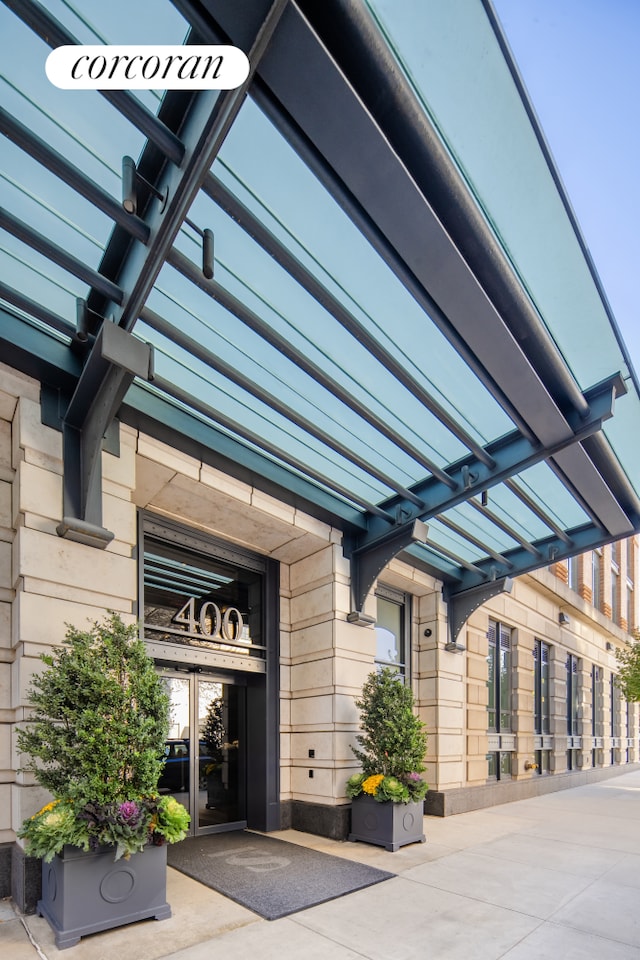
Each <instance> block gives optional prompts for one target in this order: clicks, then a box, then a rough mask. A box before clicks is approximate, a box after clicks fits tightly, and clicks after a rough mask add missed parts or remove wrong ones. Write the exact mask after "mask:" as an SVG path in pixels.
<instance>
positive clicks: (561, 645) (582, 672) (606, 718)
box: [452, 550, 640, 786]
mask: <svg viewBox="0 0 640 960" xmlns="http://www.w3.org/2000/svg"><path fill="white" fill-rule="evenodd" d="M620 557H621V563H622V560H623V558H624V557H625V551H624V550H623V551H621V553H620ZM608 559H609V558H608ZM558 566H559V565H557V564H556V565H555V567H554V568H553V571H549V570H540V571H537V572H536V573H535V574H531V575H529V576H526V577H521V578H519V579H517V580H516V581H515V583H514V588H513V591H512V593H511V594H505V595H502V596H500V597H497V598H495V599H494V600H492V601H488V602H487V603H485V604H484V605H483V606H482V607H480V608H479V609H478V610H477V611H476V612H475V613H474V614H473V615H472V617H470V619H469V621H468V623H467V624H466V628H465V630H464V631H463V634H464V637H463V643H464V645H465V646H466V651H465V653H464V654H462V658H461V659H464V661H465V668H464V670H465V681H466V691H467V702H466V745H467V756H466V784H465V782H463V783H461V784H460V785H467V786H473V785H480V784H482V783H485V782H486V778H487V765H486V751H487V740H486V736H483V731H484V732H485V733H486V725H487V717H486V681H487V670H486V657H487V653H488V644H487V639H486V631H487V627H488V621H489V618H490V617H492V618H495V619H497V620H501V621H502V622H503V623H505V624H506V625H508V626H510V627H512V628H513V647H512V668H513V672H512V704H511V707H512V730H513V732H514V733H515V735H516V739H515V755H514V763H513V765H512V779H515V780H519V779H528V778H531V777H533V776H536V773H535V772H534V771H532V770H527V769H526V768H525V764H526V763H527V761H528V760H529V761H531V760H533V759H534V756H533V754H534V747H535V736H534V716H533V710H534V696H533V694H534V691H533V687H534V659H533V648H534V643H535V640H536V639H541V640H543V641H545V642H546V643H547V644H548V645H549V702H550V726H551V736H552V738H553V741H552V750H551V757H550V766H551V770H552V771H553V772H555V773H564V772H566V771H567V769H568V758H567V666H566V664H567V656H568V655H569V654H572V655H574V656H575V657H576V661H577V674H576V677H575V679H576V683H577V699H578V735H579V736H580V737H581V741H580V748H575V751H574V754H573V755H572V760H573V763H574V768H576V769H589V768H590V767H591V766H592V765H593V759H594V758H593V752H592V751H593V750H594V749H596V747H595V742H594V739H593V733H592V729H593V728H592V716H593V710H594V709H595V710H596V721H597V724H596V727H597V733H596V736H598V737H602V741H603V747H602V748H601V749H600V748H597V749H596V757H595V764H596V766H599V767H607V766H611V765H612V764H614V765H615V764H619V763H625V762H633V761H635V760H637V759H638V756H639V755H640V754H639V751H638V738H639V735H640V732H639V730H638V706H637V705H636V704H633V705H631V707H630V708H629V712H628V713H627V704H626V703H624V701H622V698H621V697H620V696H619V695H618V696H617V697H616V696H614V703H613V707H612V698H611V676H612V675H615V673H616V669H617V662H616V658H615V649H616V647H621V646H623V645H624V644H625V643H626V642H628V640H629V637H628V635H627V634H626V632H625V631H624V629H623V628H621V627H620V626H618V625H616V624H614V623H612V622H611V620H610V619H608V618H607V616H606V613H604V612H603V611H597V610H594V608H593V607H592V605H591V603H590V600H588V599H585V597H584V596H582V594H581V593H580V591H575V590H572V589H571V588H570V587H569V586H568V584H567V583H566V582H565V581H566V566H565V565H560V566H564V574H565V575H564V576H563V575H562V574H563V571H562V570H561V571H558V569H556V568H557V567H558ZM607 566H610V562H608V564H607ZM627 571H628V567H627V566H626V564H625V575H626V574H627ZM609 583H610V579H609ZM560 612H563V613H564V614H566V615H567V617H568V623H560V619H559V615H560ZM594 667H596V668H597V670H598V674H599V677H600V679H599V681H598V692H597V696H598V701H599V702H597V703H596V704H595V705H594V704H593V692H592V686H593V679H592V670H593V668H594ZM612 710H613V716H614V723H615V730H616V738H614V737H612V734H611V716H612ZM452 785H453V784H452Z"/></svg>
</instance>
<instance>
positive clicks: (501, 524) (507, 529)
mask: <svg viewBox="0 0 640 960" xmlns="http://www.w3.org/2000/svg"><path fill="white" fill-rule="evenodd" d="M468 503H469V506H470V507H473V508H474V510H477V511H478V513H481V514H482V516H483V517H486V518H487V520H490V521H491V523H493V524H495V525H496V527H498V528H499V529H500V530H502V531H503V532H504V533H506V534H507V536H508V537H511V539H512V540H515V542H516V543H519V544H520V546H521V547H522V549H523V550H526V551H527V553H530V554H531V556H532V557H540V553H539V551H538V550H536V548H535V547H534V546H533V545H532V544H531V543H529V541H528V540H527V538H526V537H523V536H522V535H521V534H520V533H518V531H517V530H515V529H514V528H513V527H512V526H511V524H509V523H506V522H505V521H504V520H503V519H502V517H499V516H498V515H497V513H496V512H495V511H494V510H489V508H488V507H484V506H483V505H482V503H481V502H480V501H478V500H476V499H475V497H471V498H470V499H469V501H468ZM562 539H563V540H564V541H565V542H566V538H565V537H563V538H562Z"/></svg>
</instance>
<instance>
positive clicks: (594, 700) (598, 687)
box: [591, 663, 603, 767]
mask: <svg viewBox="0 0 640 960" xmlns="http://www.w3.org/2000/svg"><path fill="white" fill-rule="evenodd" d="M602 736H603V732H602V667H597V666H596V665H595V663H594V664H593V666H592V667H591V737H592V741H593V747H592V749H591V766H592V767H597V766H598V760H599V754H598V749H599V747H598V741H600V740H601V739H602Z"/></svg>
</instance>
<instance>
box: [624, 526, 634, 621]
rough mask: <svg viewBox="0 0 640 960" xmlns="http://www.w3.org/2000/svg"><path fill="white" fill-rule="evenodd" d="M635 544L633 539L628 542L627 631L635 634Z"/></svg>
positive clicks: (630, 538)
mask: <svg viewBox="0 0 640 960" xmlns="http://www.w3.org/2000/svg"><path fill="white" fill-rule="evenodd" d="M634 585H635V543H634V542H633V537H629V539H628V540H627V618H626V619H627V630H628V631H629V633H632V632H633V628H634V627H635V623H636V616H635V609H634V608H635V602H634V601H635V594H634V589H633V588H634Z"/></svg>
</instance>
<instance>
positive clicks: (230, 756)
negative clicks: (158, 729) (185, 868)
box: [159, 669, 247, 834]
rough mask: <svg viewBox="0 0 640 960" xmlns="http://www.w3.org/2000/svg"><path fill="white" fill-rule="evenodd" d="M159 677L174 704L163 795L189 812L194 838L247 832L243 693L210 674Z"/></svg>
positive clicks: (162, 780)
mask: <svg viewBox="0 0 640 960" xmlns="http://www.w3.org/2000/svg"><path fill="white" fill-rule="evenodd" d="M160 674H161V676H162V679H163V682H164V684H165V689H166V691H167V693H168V695H169V703H170V707H169V724H170V726H169V737H168V739H167V743H166V747H165V765H164V770H163V774H162V777H161V778H160V783H159V789H160V793H164V794H167V793H170V794H171V795H172V796H174V797H175V798H176V800H178V801H179V802H180V803H182V804H183V805H184V806H185V807H186V808H187V810H188V811H189V813H190V814H191V830H190V832H191V833H192V834H198V833H214V832H216V831H222V830H230V829H234V830H235V829H242V828H243V827H246V825H247V822H246V816H247V815H246V763H245V740H246V738H245V688H244V687H242V686H239V685H238V684H235V683H231V682H229V680H228V679H223V678H220V677H217V676H213V675H208V674H199V673H190V674H185V673H177V672H174V671H171V670H168V669H167V670H161V671H160Z"/></svg>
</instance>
